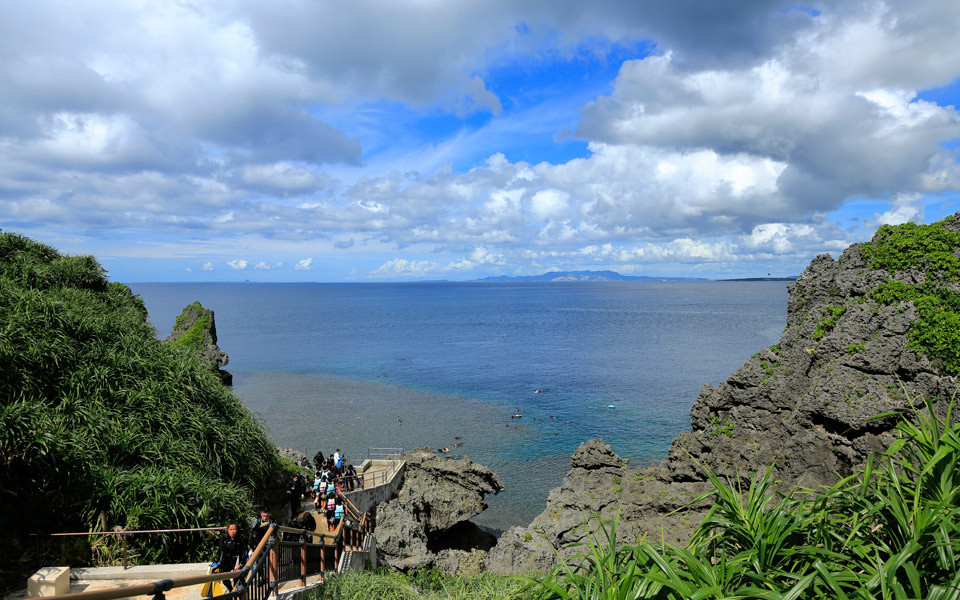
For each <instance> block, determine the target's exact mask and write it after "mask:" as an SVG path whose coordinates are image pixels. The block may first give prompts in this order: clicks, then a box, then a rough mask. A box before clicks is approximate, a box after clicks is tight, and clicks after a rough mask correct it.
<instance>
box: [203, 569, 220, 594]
mask: <svg viewBox="0 0 960 600" xmlns="http://www.w3.org/2000/svg"><path fill="white" fill-rule="evenodd" d="M215 570H216V567H215V566H213V565H210V568H209V569H207V575H210V574H212V573H214V572H215ZM222 594H223V582H222V581H208V582H206V583H204V584H203V585H202V586H200V595H201V596H202V597H204V598H212V597H213V596H220V595H222Z"/></svg>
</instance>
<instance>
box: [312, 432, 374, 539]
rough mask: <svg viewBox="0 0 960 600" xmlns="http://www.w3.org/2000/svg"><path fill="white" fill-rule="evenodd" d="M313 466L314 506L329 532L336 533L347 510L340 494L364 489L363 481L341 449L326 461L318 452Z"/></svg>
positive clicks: (321, 453)
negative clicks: (359, 488) (314, 470)
mask: <svg viewBox="0 0 960 600" xmlns="http://www.w3.org/2000/svg"><path fill="white" fill-rule="evenodd" d="M313 464H314V466H315V467H316V472H315V473H314V477H313V504H314V506H315V507H316V509H317V510H318V511H320V512H321V513H322V515H323V518H324V520H325V521H326V523H327V527H328V528H329V530H330V531H334V530H336V528H337V525H339V524H340V520H341V519H342V518H343V515H344V510H345V509H344V506H343V503H342V502H341V498H340V492H343V491H344V490H346V491H349V490H353V489H355V488H356V487H358V486H360V487H362V480H361V479H360V478H359V477H357V471H356V469H355V468H354V466H353V465H351V464H350V463H348V462H347V459H346V457H345V456H344V455H343V454H342V453H341V452H340V448H337V450H336V452H334V453H333V454H331V455H330V456H329V458H326V459H325V458H324V456H323V452H320V451H318V452H317V454H316V455H315V456H314V457H313Z"/></svg>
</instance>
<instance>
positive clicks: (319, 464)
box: [313, 450, 324, 471]
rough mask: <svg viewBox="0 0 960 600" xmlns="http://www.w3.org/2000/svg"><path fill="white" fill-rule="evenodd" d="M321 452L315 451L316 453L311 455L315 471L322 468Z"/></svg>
mask: <svg viewBox="0 0 960 600" xmlns="http://www.w3.org/2000/svg"><path fill="white" fill-rule="evenodd" d="M323 463H324V460H323V450H317V453H316V454H314V455H313V464H314V466H316V467H317V470H318V471H319V470H320V469H322V468H323Z"/></svg>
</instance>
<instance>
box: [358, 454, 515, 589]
mask: <svg viewBox="0 0 960 600" xmlns="http://www.w3.org/2000/svg"><path fill="white" fill-rule="evenodd" d="M402 459H403V460H405V461H406V463H407V466H406V474H405V476H404V480H403V485H402V486H401V487H400V489H399V490H398V491H397V495H396V496H395V497H394V498H392V499H391V500H389V501H388V502H386V503H384V504H381V505H380V506H379V507H377V551H378V559H379V560H380V562H382V563H383V564H384V565H386V566H388V567H391V568H394V569H398V570H402V571H406V570H409V569H412V568H416V567H437V568H440V569H442V570H444V571H447V572H450V573H454V572H460V573H470V572H476V571H478V570H480V569H481V568H482V565H483V561H484V557H485V555H486V551H487V550H488V549H489V548H490V547H492V546H493V544H494V543H495V542H496V538H494V536H492V535H490V534H489V533H486V532H485V531H483V530H481V529H480V528H479V527H477V526H476V525H474V524H473V523H471V522H470V521H469V519H471V518H472V517H475V516H477V515H479V514H480V513H481V512H483V511H484V510H485V509H486V508H487V504H486V502H484V496H485V495H486V494H490V493H497V492H498V491H499V490H500V489H501V488H502V487H503V484H502V482H501V481H500V478H499V477H497V476H496V474H494V473H493V471H491V470H490V469H488V468H487V467H484V466H482V465H478V464H476V463H474V462H473V461H471V460H470V459H467V458H464V459H460V460H449V459H445V458H441V457H439V456H437V455H435V454H432V453H430V452H427V451H423V450H417V451H414V452H407V453H404V454H403V455H402Z"/></svg>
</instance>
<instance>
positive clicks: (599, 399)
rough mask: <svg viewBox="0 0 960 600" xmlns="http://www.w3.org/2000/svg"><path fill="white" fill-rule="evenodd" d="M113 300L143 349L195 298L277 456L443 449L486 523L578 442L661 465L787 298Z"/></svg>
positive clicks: (605, 292)
mask: <svg viewBox="0 0 960 600" xmlns="http://www.w3.org/2000/svg"><path fill="white" fill-rule="evenodd" d="M131 287H132V288H133V290H134V292H135V293H138V294H140V295H141V297H142V298H143V300H144V303H145V304H146V306H147V309H148V311H149V313H150V319H151V321H152V323H153V324H154V326H155V327H156V328H157V329H158V331H159V332H160V334H159V335H160V337H164V336H165V335H166V334H168V333H169V331H170V329H171V328H172V326H173V321H174V319H175V318H176V315H177V314H179V312H180V310H182V308H183V307H184V306H186V305H187V304H189V303H191V302H193V301H195V300H199V301H200V302H201V303H202V304H204V306H207V307H209V308H212V309H214V310H215V311H216V320H217V331H218V335H219V345H220V347H221V349H223V350H224V351H225V352H227V353H228V354H229V355H230V359H231V360H230V364H229V365H228V367H227V368H228V370H230V371H231V372H232V373H234V376H235V385H234V391H235V393H236V394H237V395H238V397H240V398H241V399H242V400H243V401H244V402H245V403H246V404H247V406H249V407H250V409H251V410H252V411H254V412H255V413H257V414H258V415H260V418H261V419H262V420H263V422H264V423H265V425H266V426H267V427H268V429H269V431H270V434H271V436H272V437H273V439H274V440H275V441H276V442H277V443H279V444H281V445H284V446H290V447H294V448H298V449H301V450H305V451H306V452H307V454H308V455H311V456H312V455H313V453H314V452H316V450H317V449H318V448H319V449H322V450H323V451H324V452H326V453H328V454H329V453H331V452H332V451H333V450H334V449H336V448H338V447H339V448H341V449H342V450H343V451H345V452H346V454H347V455H348V456H349V457H351V458H354V459H361V458H362V457H363V455H364V454H365V453H366V451H367V449H368V448H370V447H402V448H414V447H423V446H429V447H432V448H438V447H450V448H451V454H452V455H457V456H463V455H465V456H469V457H470V458H473V459H474V460H476V461H478V462H480V463H482V464H485V465H487V466H489V467H490V468H492V469H493V470H494V471H495V472H496V473H497V474H498V475H500V477H501V478H502V479H503V480H504V483H505V486H506V489H505V491H504V492H502V493H501V494H500V495H498V496H496V497H493V498H490V509H489V510H488V511H487V512H486V513H484V515H481V517H479V518H478V519H477V521H478V522H480V523H482V524H485V525H488V526H491V527H494V528H505V527H507V526H510V525H513V524H519V523H526V522H529V520H530V519H532V518H533V517H534V516H535V515H536V514H538V513H539V512H540V511H541V510H542V509H543V506H544V504H545V501H546V497H547V494H548V492H549V490H550V489H551V488H553V487H556V486H557V485H559V483H560V480H561V479H562V477H563V475H564V474H565V473H566V471H567V470H568V469H569V457H570V455H571V454H572V453H573V451H574V450H575V449H576V447H577V446H578V445H579V443H580V442H582V441H584V440H586V439H588V438H591V437H602V438H603V439H604V440H605V441H606V442H608V443H610V444H611V445H612V446H613V449H614V450H615V451H616V452H617V453H619V454H620V455H621V456H624V457H626V458H629V459H630V460H631V462H632V463H634V464H641V465H642V464H650V463H652V462H656V461H659V460H662V459H664V458H665V457H666V451H667V449H668V447H669V444H670V441H671V440H672V438H673V437H674V436H676V435H677V434H678V433H679V432H680V431H682V430H684V429H687V428H688V425H689V410H690V407H691V406H692V404H693V402H694V400H695V399H696V396H697V393H698V392H699V390H700V388H701V386H702V385H703V384H704V383H706V382H712V383H717V382H719V381H722V380H724V379H725V378H726V376H727V375H728V374H729V373H730V372H731V371H733V370H734V369H736V368H737V367H739V366H740V365H741V364H742V363H743V362H744V360H746V359H747V358H748V357H749V356H750V355H751V354H753V353H754V352H756V351H757V350H759V349H761V348H763V347H766V346H770V345H771V344H773V343H775V342H776V341H777V339H778V338H779V335H780V332H781V331H782V329H783V325H784V322H785V313H786V300H787V293H786V284H785V283H784V282H662V283H660V282H616V283H575V284H511V283H505V284H487V283H484V284H477V283H426V284H420V283H417V284H136V285H133V286H131ZM536 389H542V390H544V392H543V393H534V390H536ZM610 405H612V406H614V407H615V408H608V406H610ZM518 408H519V409H520V410H521V414H523V418H520V419H515V418H511V415H512V414H514V413H515V412H516V411H517V409H518ZM397 417H400V418H401V419H402V421H403V425H402V426H401V425H399V424H398V422H397ZM457 436H459V437H460V439H459V440H457V439H456V437H457ZM455 443H460V444H462V445H461V446H460V447H458V448H453V445H454V444H455Z"/></svg>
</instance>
